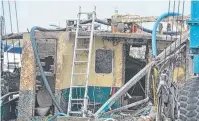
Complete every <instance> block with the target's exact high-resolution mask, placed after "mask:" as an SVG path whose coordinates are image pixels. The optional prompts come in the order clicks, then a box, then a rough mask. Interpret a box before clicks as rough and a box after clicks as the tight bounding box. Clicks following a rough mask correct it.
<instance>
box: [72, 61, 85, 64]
mask: <svg viewBox="0 0 199 121" xmlns="http://www.w3.org/2000/svg"><path fill="white" fill-rule="evenodd" d="M80 63H88V61H75V64H80Z"/></svg>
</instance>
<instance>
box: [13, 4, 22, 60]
mask: <svg viewBox="0 0 199 121" xmlns="http://www.w3.org/2000/svg"><path fill="white" fill-rule="evenodd" d="M14 3H15V15H16V21H17V32H18V33H19V20H18V12H17V3H16V1H14ZM20 41H21V40H20V39H19V47H21V42H20ZM20 53H21V50H20ZM20 62H21V54H20Z"/></svg>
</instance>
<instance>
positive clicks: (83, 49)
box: [75, 48, 89, 51]
mask: <svg viewBox="0 0 199 121" xmlns="http://www.w3.org/2000/svg"><path fill="white" fill-rule="evenodd" d="M75 50H78V51H89V49H87V48H81V49H75Z"/></svg>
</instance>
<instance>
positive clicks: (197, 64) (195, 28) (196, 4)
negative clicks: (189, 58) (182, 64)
mask: <svg viewBox="0 0 199 121" xmlns="http://www.w3.org/2000/svg"><path fill="white" fill-rule="evenodd" d="M198 11H199V1H198V0H197V1H193V0H192V1H191V20H189V21H187V24H189V25H190V45H189V46H190V53H192V54H195V55H194V58H193V62H194V67H193V70H194V73H195V74H199V42H198V41H199V12H198Z"/></svg>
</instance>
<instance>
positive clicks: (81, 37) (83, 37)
mask: <svg viewBox="0 0 199 121" xmlns="http://www.w3.org/2000/svg"><path fill="white" fill-rule="evenodd" d="M77 38H78V39H89V38H90V36H78V37H77Z"/></svg>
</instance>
